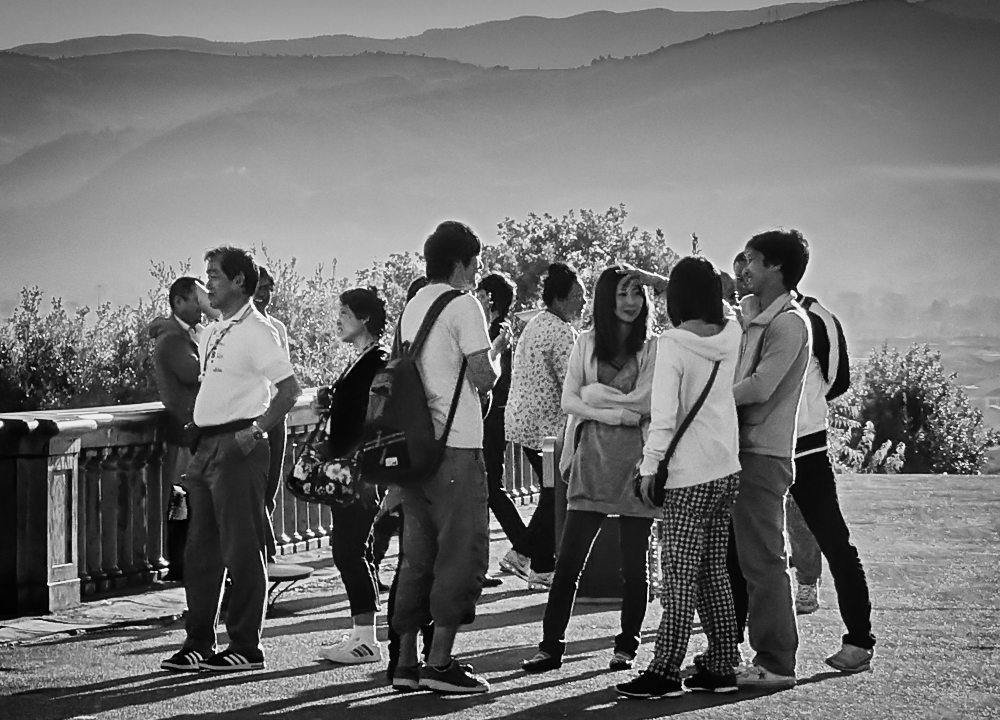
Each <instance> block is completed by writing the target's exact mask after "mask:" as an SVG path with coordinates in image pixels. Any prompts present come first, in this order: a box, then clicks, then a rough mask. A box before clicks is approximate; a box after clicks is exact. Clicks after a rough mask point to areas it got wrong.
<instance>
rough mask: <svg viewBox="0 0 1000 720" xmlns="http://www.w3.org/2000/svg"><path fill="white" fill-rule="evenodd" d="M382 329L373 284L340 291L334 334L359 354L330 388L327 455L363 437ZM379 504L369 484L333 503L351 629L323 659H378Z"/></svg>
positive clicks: (381, 353) (381, 305) (336, 558)
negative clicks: (347, 500) (346, 500)
mask: <svg viewBox="0 0 1000 720" xmlns="http://www.w3.org/2000/svg"><path fill="white" fill-rule="evenodd" d="M384 329H385V302H384V301H383V300H382V299H381V298H380V297H379V296H378V295H377V294H376V293H375V292H374V291H373V290H370V289H365V288H355V289H353V290H348V291H347V292H345V293H344V294H343V295H341V296H340V315H339V317H338V320H337V335H338V337H339V339H340V341H341V342H345V343H349V344H351V345H352V346H354V349H355V351H356V352H357V355H356V359H355V360H354V362H353V363H351V364H350V365H349V366H348V367H347V368H346V369H345V370H344V372H343V373H342V374H341V376H340V378H339V379H338V380H337V382H335V383H334V384H333V386H332V387H331V388H330V389H329V402H330V425H329V438H330V444H329V448H328V451H329V453H330V456H331V457H342V456H344V455H347V454H348V453H350V451H351V450H353V449H354V447H355V446H356V445H357V443H358V442H359V441H360V440H361V428H362V425H363V424H364V420H365V415H366V414H367V412H368V393H369V390H370V389H371V384H372V380H374V379H375V374H376V373H377V372H378V371H379V370H381V369H382V368H383V367H385V363H386V361H387V359H388V355H387V354H386V352H385V350H383V349H382V348H381V347H380V346H379V338H381V337H382V332H383V330H384ZM378 507H379V497H378V493H377V490H376V488H375V486H373V485H368V484H364V485H363V486H362V488H361V496H360V497H359V498H358V499H357V500H355V501H354V502H353V503H351V504H350V505H346V506H342V505H333V506H331V510H332V512H333V527H332V531H331V538H330V544H331V546H332V548H333V563H334V565H336V566H337V570H339V571H340V576H341V578H342V579H343V581H344V588H345V589H346V590H347V598H348V601H349V602H350V606H351V619H352V620H353V623H354V629H353V630H352V632H351V633H349V634H347V635H344V636H343V637H342V638H341V639H340V641H339V642H337V643H335V644H333V645H329V646H325V647H323V648H321V649H320V651H319V657H320V658H321V659H323V660H329V661H330V662H335V663H344V664H351V665H353V664H358V663H371V662H378V661H380V660H381V659H382V648H381V646H380V645H379V642H378V640H376V638H375V613H376V612H378V609H379V600H378V585H377V581H378V574H377V571H376V567H375V561H374V557H373V554H372V539H371V537H372V523H373V522H374V521H375V515H376V513H377V512H378Z"/></svg>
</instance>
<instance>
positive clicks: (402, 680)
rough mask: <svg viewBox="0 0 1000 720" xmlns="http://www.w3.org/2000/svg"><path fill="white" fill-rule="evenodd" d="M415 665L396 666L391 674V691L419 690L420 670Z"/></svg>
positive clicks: (421, 665)
mask: <svg viewBox="0 0 1000 720" xmlns="http://www.w3.org/2000/svg"><path fill="white" fill-rule="evenodd" d="M421 667H423V663H419V664H417V665H397V666H396V669H395V671H393V673H392V689H393V690H395V691H396V692H404V693H406V692H415V691H417V690H420V689H421V688H420V668H421Z"/></svg>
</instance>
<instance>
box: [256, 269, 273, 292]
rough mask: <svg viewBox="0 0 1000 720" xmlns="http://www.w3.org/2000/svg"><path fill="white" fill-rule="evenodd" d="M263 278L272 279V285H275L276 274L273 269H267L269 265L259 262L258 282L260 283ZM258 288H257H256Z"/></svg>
mask: <svg viewBox="0 0 1000 720" xmlns="http://www.w3.org/2000/svg"><path fill="white" fill-rule="evenodd" d="M261 280H270V281H271V286H272V287H273V286H274V275H272V274H271V271H270V270H268V269H267V265H261V264H260V263H257V284H258V285H259V284H260V282H261ZM254 289H255V290H256V288H254Z"/></svg>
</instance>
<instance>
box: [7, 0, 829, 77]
mask: <svg viewBox="0 0 1000 720" xmlns="http://www.w3.org/2000/svg"><path fill="white" fill-rule="evenodd" d="M845 1H846V0H836V2H845ZM830 4H834V3H830V2H828V3H791V4H788V5H780V6H773V7H763V8H759V9H755V10H745V11H728V12H726V11H714V12H675V11H673V10H666V9H662V8H656V9H651V10H641V11H636V12H623V13H614V12H608V11H597V12H588V13H583V14H581V15H574V16H572V17H568V18H544V17H535V16H525V17H516V18H513V19H511V20H498V21H494V22H487V23H481V24H478V25H471V26H468V27H462V28H446V29H434V30H428V31H426V32H424V33H421V34H420V35H414V36H411V37H403V38H393V39H379V38H370V37H356V36H353V35H336V34H331V35H323V36H319V37H310V38H296V39H291V40H262V41H259V42H213V41H209V40H202V39H200V38H191V37H157V36H155V35H117V36H102V37H88V38H76V39H72V40H66V41H63V42H55V43H34V44H30V45H20V46H18V47H15V48H13V51H14V52H18V53H21V54H24V55H34V56H39V57H47V58H53V59H54V58H60V57H78V56H81V55H96V54H101V53H115V52H129V51H133V50H186V51H189V52H200V53H214V54H219V55H315V56H330V55H356V54H358V53H361V52H387V53H409V54H413V55H427V56H429V57H442V58H447V59H451V60H457V61H459V62H466V63H472V64H475V65H480V66H482V67H493V66H496V65H502V66H507V67H510V68H521V69H535V68H544V69H555V68H573V67H580V66H582V65H587V64H589V63H590V62H591V61H592V60H594V58H598V57H604V56H607V55H610V56H612V57H626V56H629V55H640V54H643V53H648V52H651V51H653V50H656V49H658V48H660V47H664V46H666V45H673V44H675V43H679V42H684V41H687V40H693V39H695V38H699V37H702V36H704V35H710V34H713V33H719V32H724V31H726V30H735V29H738V28H745V27H752V26H754V25H759V24H761V23H767V22H773V21H776V20H783V19H787V18H790V17H794V16H796V15H800V14H803V13H808V12H813V11H815V10H818V9H820V8H822V7H824V6H826V5H830Z"/></svg>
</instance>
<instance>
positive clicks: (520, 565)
mask: <svg viewBox="0 0 1000 720" xmlns="http://www.w3.org/2000/svg"><path fill="white" fill-rule="evenodd" d="M500 569H501V570H503V571H504V572H509V573H510V574H511V575H517V576H518V577H519V578H521V579H522V580H527V579H528V575H530V574H531V560H530V559H529V558H528V557H527V556H526V555H522V554H521V553H519V552H517V551H516V550H514V549H513V548H511V549H510V550H508V551H507V554H506V555H504V556H503V557H502V558H501V559H500Z"/></svg>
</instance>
